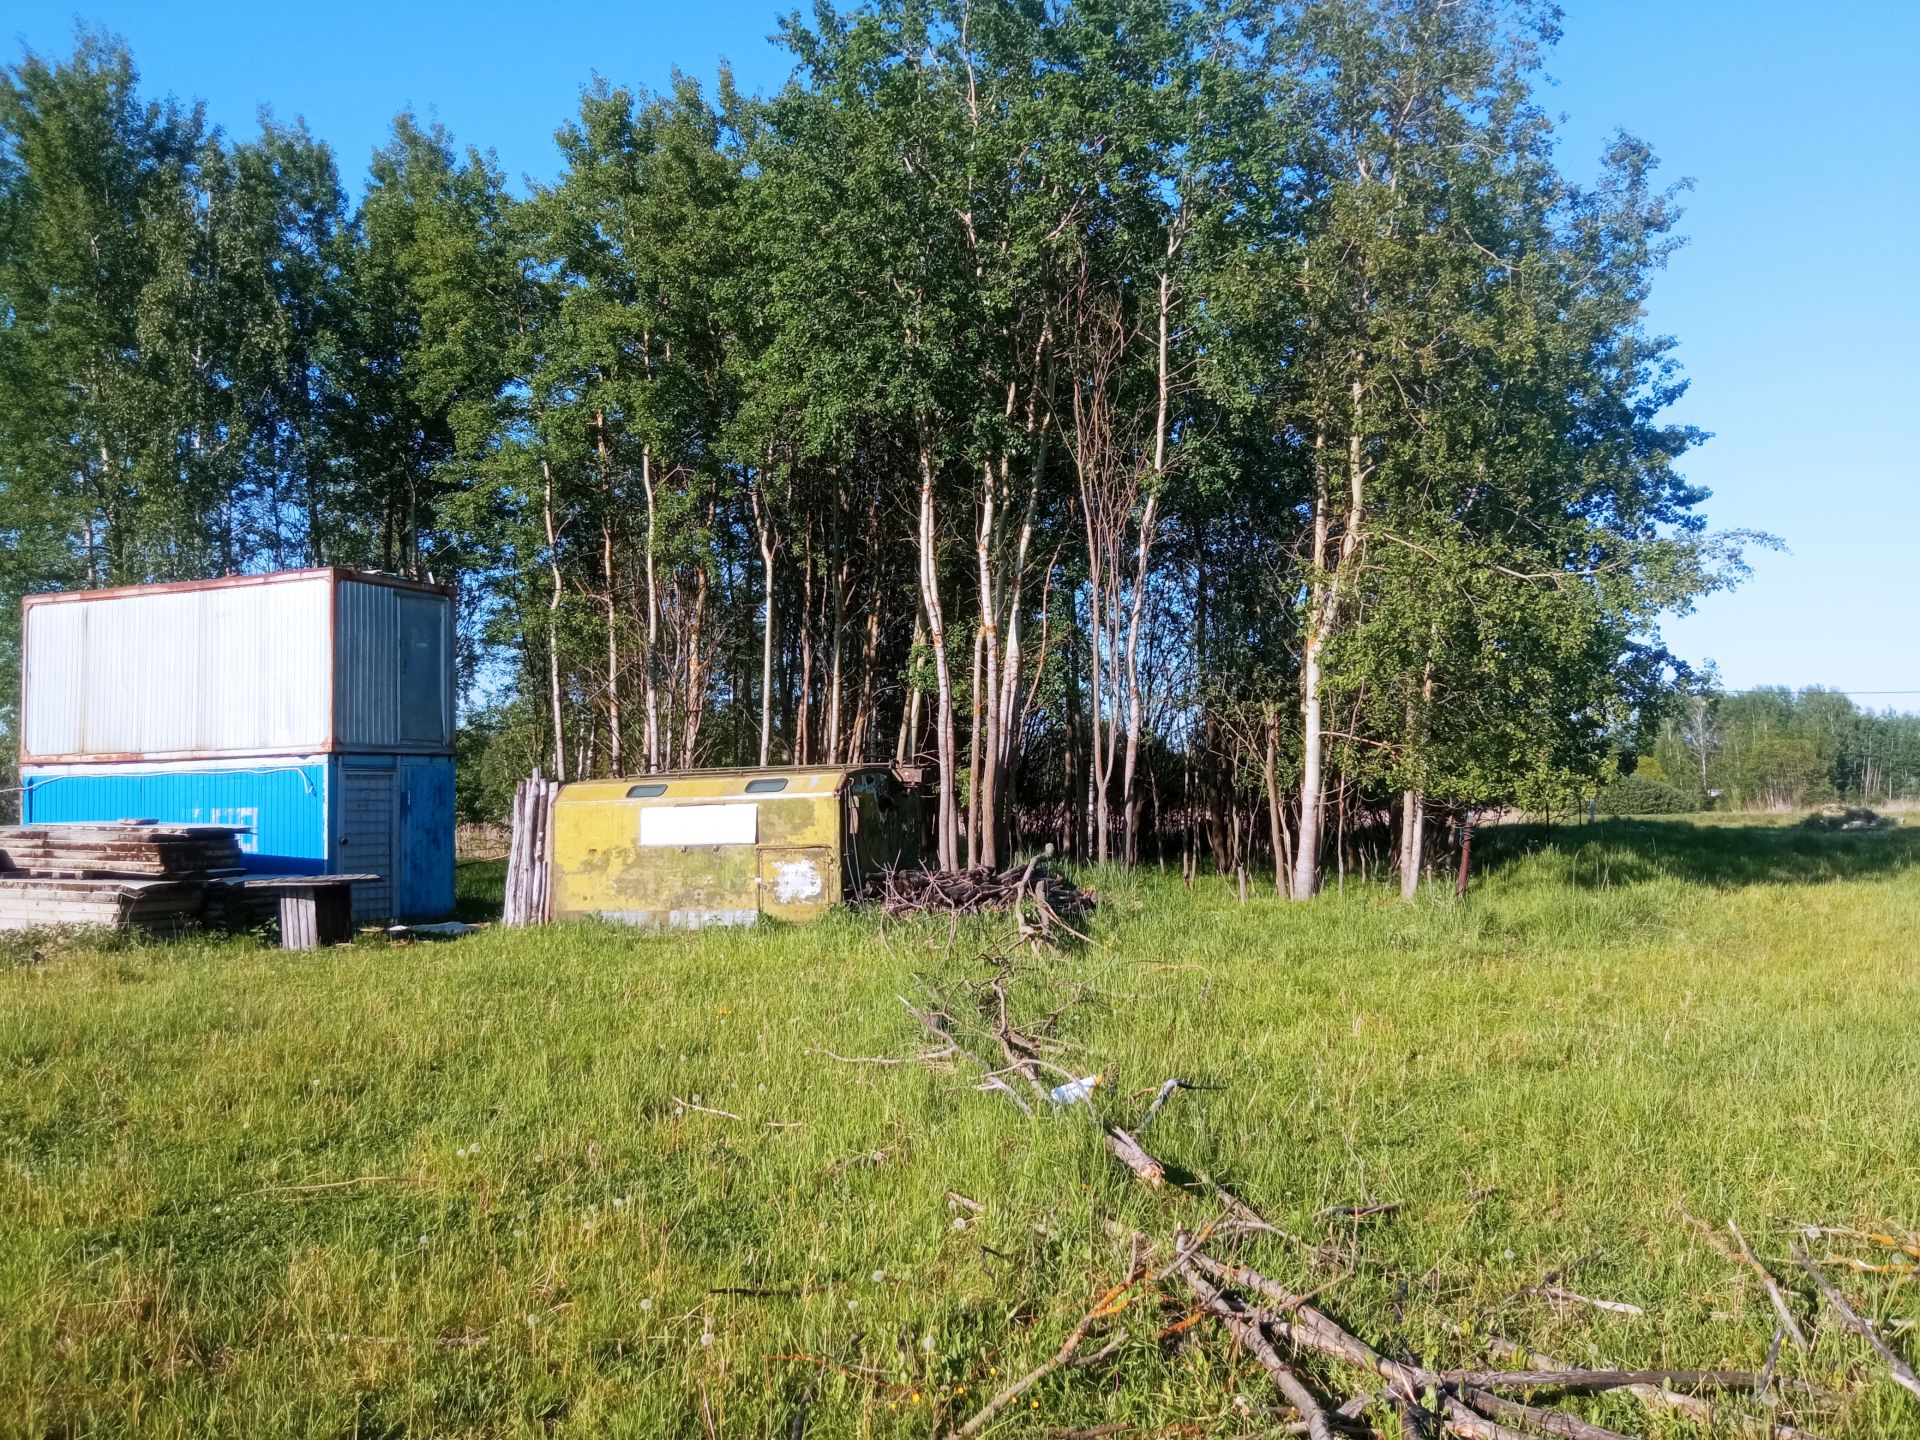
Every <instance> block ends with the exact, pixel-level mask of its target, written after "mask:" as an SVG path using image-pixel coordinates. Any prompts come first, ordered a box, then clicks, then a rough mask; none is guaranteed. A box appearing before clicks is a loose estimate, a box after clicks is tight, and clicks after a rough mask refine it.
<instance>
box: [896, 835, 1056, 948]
mask: <svg viewBox="0 0 1920 1440" xmlns="http://www.w3.org/2000/svg"><path fill="white" fill-rule="evenodd" d="M1052 850H1053V847H1052V846H1048V847H1047V850H1046V851H1045V852H1044V853H1042V854H1040V855H1037V856H1035V857H1034V858H1033V859H1032V860H1029V861H1028V862H1027V863H1026V864H1025V865H1021V866H1017V867H1015V868H1013V869H1011V870H991V869H988V868H987V867H985V866H981V867H979V868H977V869H973V870H921V869H897V870H896V869H884V870H879V871H876V872H875V873H874V874H872V875H871V876H869V877H868V879H867V883H866V887H865V894H864V898H865V900H866V902H867V903H868V904H870V905H877V906H879V907H880V909H881V910H882V911H883V912H885V913H886V914H888V915H897V916H908V915H979V914H983V913H986V912H988V911H1014V912H1017V913H1018V914H1019V915H1020V917H1021V920H1022V923H1023V925H1024V924H1026V923H1027V912H1028V910H1029V908H1031V910H1032V921H1031V925H1032V927H1033V928H1035V929H1037V930H1039V931H1040V932H1042V933H1044V934H1050V933H1051V932H1052V931H1053V930H1054V929H1055V928H1061V929H1065V930H1068V931H1069V932H1070V933H1077V932H1074V931H1073V924H1074V922H1076V921H1078V920H1079V919H1080V918H1081V917H1082V916H1083V915H1085V914H1086V912H1087V911H1088V910H1090V909H1092V908H1093V895H1092V893H1091V892H1090V891H1086V890H1082V889H1080V888H1079V887H1078V886H1076V885H1075V884H1074V883H1073V882H1072V881H1071V880H1069V879H1067V878H1066V877H1065V876H1064V875H1060V874H1057V873H1056V872H1055V871H1054V870H1053V869H1052V868H1051V866H1050V865H1049V864H1048V861H1049V859H1050V857H1051V855H1052Z"/></svg>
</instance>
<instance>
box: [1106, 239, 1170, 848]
mask: <svg viewBox="0 0 1920 1440" xmlns="http://www.w3.org/2000/svg"><path fill="white" fill-rule="evenodd" d="M1179 247H1180V232H1179V230H1178V228H1175V229H1174V230H1172V231H1170V232H1169V234H1168V236H1167V268H1165V269H1162V270H1161V272H1160V304H1159V327H1160V328H1159V336H1158V342H1159V343H1158V345H1157V347H1156V350H1155V359H1154V388H1155V394H1156V400H1155V407H1154V420H1153V481H1152V484H1153V488H1152V490H1151V491H1149V492H1148V494H1147V504H1146V508H1145V509H1144V510H1142V511H1141V513H1140V555H1139V559H1138V561H1137V562H1136V564H1135V566H1134V576H1133V615H1132V617H1131V618H1130V619H1129V620H1128V622H1127V760H1126V765H1125V766H1124V768H1123V769H1122V771H1121V777H1120V795H1121V808H1122V811H1123V813H1124V815H1125V820H1126V827H1127V835H1126V857H1127V864H1128V865H1129V866H1131V865H1134V864H1137V863H1138V862H1139V859H1140V797H1139V795H1138V793H1136V791H1135V788H1134V774H1135V772H1136V770H1137V769H1138V768H1139V763H1140V617H1141V615H1142V613H1143V612H1144V610H1145V608H1146V601H1147V557H1148V555H1149V554H1150V553H1151V552H1152V550H1153V539H1154V523H1155V514H1156V511H1157V509H1158V507H1159V504H1160V490H1161V486H1162V484H1163V483H1164V481H1165V479H1166V474H1167V414H1168V406H1169V403H1170V401H1171V399H1172V394H1173V376H1172V373H1171V371H1169V369H1168V368H1167V362H1168V340H1169V333H1168V332H1169V325H1170V322H1171V319H1172V313H1173V276H1172V274H1171V273H1170V272H1171V267H1172V265H1173V257H1174V252H1175V251H1177V250H1178V249H1179Z"/></svg>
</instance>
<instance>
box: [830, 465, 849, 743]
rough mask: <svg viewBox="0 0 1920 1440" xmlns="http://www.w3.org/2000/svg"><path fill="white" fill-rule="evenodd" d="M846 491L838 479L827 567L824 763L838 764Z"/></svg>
mask: <svg viewBox="0 0 1920 1440" xmlns="http://www.w3.org/2000/svg"><path fill="white" fill-rule="evenodd" d="M845 517H846V492H845V487H844V486H843V485H842V484H841V483H840V481H839V479H838V477H836V478H835V480H834V486H833V522H832V529H831V531H830V532H829V547H828V548H829V554H828V556H827V568H828V570H829V572H830V573H831V574H832V576H833V597H832V600H833V614H832V617H831V619H830V621H829V624H828V630H829V639H830V642H831V648H830V650H829V658H828V662H827V669H828V673H827V747H826V755H825V757H824V758H825V760H826V762H827V764H829V765H839V764H841V763H843V761H844V760H845V759H846V757H845V756H844V755H843V754H842V753H841V748H840V712H841V683H842V680H841V676H842V670H841V665H842V660H843V657H844V655H845V653H846V637H845V633H844V632H845V630H846V623H847V579H848V576H847V558H846V551H847V545H846V518H845Z"/></svg>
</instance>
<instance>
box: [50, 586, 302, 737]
mask: <svg viewBox="0 0 1920 1440" xmlns="http://www.w3.org/2000/svg"><path fill="white" fill-rule="evenodd" d="M332 588H333V587H332V586H331V584H330V583H329V581H328V577H327V576H326V575H325V574H324V573H319V574H313V575H306V574H302V575H299V576H297V577H293V578H289V579H286V580H281V581H275V582H273V583H270V584H252V585H246V586H202V587H191V588H188V587H182V588H155V589H134V590H126V591H119V592H109V593H102V594H99V595H97V596H91V597H88V598H77V597H76V598H73V599H67V598H64V597H63V598H61V599H60V600H58V601H54V602H46V603H40V604H32V605H29V607H28V609H27V612H26V663H25V673H24V675H23V681H24V683H23V686H22V704H23V712H24V713H23V715H22V727H21V738H22V742H23V744H22V750H23V753H24V756H25V758H27V759H30V760H35V759H47V760H52V759H84V758H93V757H104V756H113V755H126V756H141V757H147V758H163V757H166V756H169V755H210V754H220V753H223V752H226V753H231V752H287V751H294V750H309V749H317V748H320V747H323V746H324V745H325V744H326V743H327V740H328V737H329V733H330V730H331V725H330V720H331V717H330V716H329V714H328V702H329V700H330V698H331V696H330V687H329V685H328V683H327V660H326V657H327V651H328V630H329V610H330V605H329V600H330V597H331V592H332Z"/></svg>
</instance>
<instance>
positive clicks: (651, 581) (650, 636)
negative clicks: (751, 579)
mask: <svg viewBox="0 0 1920 1440" xmlns="http://www.w3.org/2000/svg"><path fill="white" fill-rule="evenodd" d="M640 485H641V488H642V489H643V490H644V491H645V492H646V497H647V554H646V581H647V640H646V648H645V649H644V650H643V651H642V652H641V655H640V674H641V679H642V682H643V686H644V688H643V694H644V697H645V704H646V710H647V717H646V721H647V733H646V736H645V737H644V738H645V741H646V752H647V755H646V765H647V771H648V773H649V774H651V773H652V772H653V771H655V770H658V769H659V768H660V766H661V761H662V758H663V745H662V741H661V736H660V690H659V686H658V684H657V682H656V679H655V673H656V671H657V669H658V663H659V662H658V659H657V657H658V655H659V651H660V582H659V580H658V578H657V577H656V575H655V573H654V555H655V553H656V551H657V549H658V544H659V525H660V506H659V502H658V499H657V497H656V496H655V495H654V489H653V447H652V446H651V445H642V446H641V447H640Z"/></svg>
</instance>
